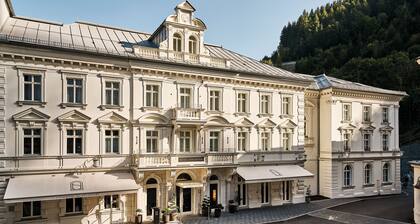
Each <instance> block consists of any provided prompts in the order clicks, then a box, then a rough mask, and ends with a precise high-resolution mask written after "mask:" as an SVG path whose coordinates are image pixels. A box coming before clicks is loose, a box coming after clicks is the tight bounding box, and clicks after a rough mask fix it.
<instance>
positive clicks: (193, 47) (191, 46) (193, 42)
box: [188, 36, 197, 54]
mask: <svg viewBox="0 0 420 224" xmlns="http://www.w3.org/2000/svg"><path fill="white" fill-rule="evenodd" d="M188 52H189V53H190V54H197V39H196V38H195V37H194V36H190V38H189V39H188Z"/></svg>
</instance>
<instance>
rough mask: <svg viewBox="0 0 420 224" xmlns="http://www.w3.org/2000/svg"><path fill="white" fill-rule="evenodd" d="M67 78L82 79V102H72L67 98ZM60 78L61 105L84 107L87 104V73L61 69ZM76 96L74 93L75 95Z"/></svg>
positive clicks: (64, 106)
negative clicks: (61, 87)
mask: <svg viewBox="0 0 420 224" xmlns="http://www.w3.org/2000/svg"><path fill="white" fill-rule="evenodd" d="M67 79H81V80H82V102H81V103H74V102H69V100H68V98H67V97H68V93H67V87H68V86H67ZM61 80H62V86H63V89H62V95H61V107H63V108H66V107H80V108H83V109H85V108H86V106H87V91H86V86H87V83H86V82H87V74H86V73H79V72H75V71H61ZM75 96H76V95H75Z"/></svg>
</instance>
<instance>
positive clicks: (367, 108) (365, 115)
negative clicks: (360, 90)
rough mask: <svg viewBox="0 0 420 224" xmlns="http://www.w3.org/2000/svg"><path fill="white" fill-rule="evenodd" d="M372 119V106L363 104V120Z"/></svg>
mask: <svg viewBox="0 0 420 224" xmlns="http://www.w3.org/2000/svg"><path fill="white" fill-rule="evenodd" d="M370 120H371V107H370V106H363V122H370Z"/></svg>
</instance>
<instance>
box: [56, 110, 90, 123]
mask: <svg viewBox="0 0 420 224" xmlns="http://www.w3.org/2000/svg"><path fill="white" fill-rule="evenodd" d="M90 119H91V118H90V117H89V116H87V115H85V114H83V113H81V112H79V111H77V110H72V111H69V112H67V113H65V114H63V115H61V116H59V117H58V118H57V120H58V121H59V122H60V123H64V122H66V123H88V122H89V121H90Z"/></svg>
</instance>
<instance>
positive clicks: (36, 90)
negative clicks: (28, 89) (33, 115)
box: [34, 84, 42, 101]
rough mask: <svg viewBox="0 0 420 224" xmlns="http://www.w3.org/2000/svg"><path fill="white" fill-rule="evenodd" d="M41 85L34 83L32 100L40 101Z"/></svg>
mask: <svg viewBox="0 0 420 224" xmlns="http://www.w3.org/2000/svg"><path fill="white" fill-rule="evenodd" d="M41 95H42V94H41V85H39V84H36V85H34V100H36V101H41Z"/></svg>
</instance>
